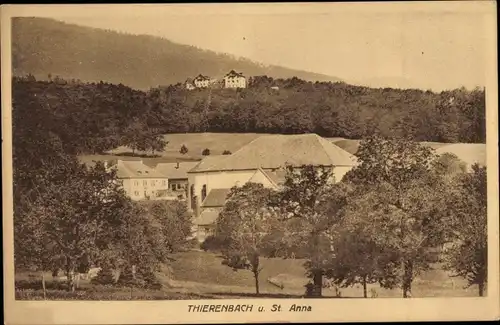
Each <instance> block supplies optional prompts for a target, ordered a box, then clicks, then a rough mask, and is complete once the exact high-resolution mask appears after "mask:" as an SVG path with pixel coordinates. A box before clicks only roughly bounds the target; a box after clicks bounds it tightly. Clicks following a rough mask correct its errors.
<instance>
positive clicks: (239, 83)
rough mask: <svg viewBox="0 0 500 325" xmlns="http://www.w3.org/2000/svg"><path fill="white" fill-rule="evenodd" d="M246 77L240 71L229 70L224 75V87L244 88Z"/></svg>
mask: <svg viewBox="0 0 500 325" xmlns="http://www.w3.org/2000/svg"><path fill="white" fill-rule="evenodd" d="M246 87H247V79H246V78H245V76H244V75H243V74H242V73H238V72H236V71H234V70H231V71H230V72H229V73H228V74H226V75H225V76H224V88H246Z"/></svg>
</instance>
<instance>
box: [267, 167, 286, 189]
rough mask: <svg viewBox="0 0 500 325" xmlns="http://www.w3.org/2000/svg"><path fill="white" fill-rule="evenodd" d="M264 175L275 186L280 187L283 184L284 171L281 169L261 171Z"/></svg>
mask: <svg viewBox="0 0 500 325" xmlns="http://www.w3.org/2000/svg"><path fill="white" fill-rule="evenodd" d="M262 171H263V172H264V174H265V175H266V176H267V177H268V178H269V179H271V180H272V181H273V183H274V184H276V185H278V186H279V185H282V184H283V183H284V182H285V175H286V171H285V170H283V169H276V170H262Z"/></svg>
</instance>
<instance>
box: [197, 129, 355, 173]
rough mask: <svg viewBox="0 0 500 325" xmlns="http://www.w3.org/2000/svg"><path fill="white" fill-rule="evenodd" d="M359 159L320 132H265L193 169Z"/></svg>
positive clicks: (351, 163) (271, 166)
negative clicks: (238, 147) (270, 133)
mask: <svg viewBox="0 0 500 325" xmlns="http://www.w3.org/2000/svg"><path fill="white" fill-rule="evenodd" d="M356 162H357V158H356V157H355V156H353V155H351V154H350V153H348V152H347V151H345V150H343V149H341V148H339V147H338V146H336V145H334V144H333V143H331V142H329V141H327V140H326V139H324V138H322V137H320V136H318V135H316V134H300V135H263V136H260V137H258V138H257V139H255V140H253V141H252V142H250V143H249V144H247V145H246V146H244V147H242V148H240V149H239V150H238V151H236V152H235V153H233V154H232V155H227V156H222V157H221V158H218V159H215V160H212V161H207V162H204V161H202V162H201V163H200V164H199V165H197V166H196V167H195V168H193V169H192V170H191V171H190V172H208V171H224V170H253V169H258V168H262V169H264V170H267V169H278V168H280V167H284V166H286V165H292V166H297V167H299V166H302V165H314V166H354V165H356Z"/></svg>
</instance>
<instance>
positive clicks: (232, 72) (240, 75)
mask: <svg viewBox="0 0 500 325" xmlns="http://www.w3.org/2000/svg"><path fill="white" fill-rule="evenodd" d="M226 77H245V76H244V75H243V73H240V72H236V71H234V70H231V71H229V73H228V74H226Z"/></svg>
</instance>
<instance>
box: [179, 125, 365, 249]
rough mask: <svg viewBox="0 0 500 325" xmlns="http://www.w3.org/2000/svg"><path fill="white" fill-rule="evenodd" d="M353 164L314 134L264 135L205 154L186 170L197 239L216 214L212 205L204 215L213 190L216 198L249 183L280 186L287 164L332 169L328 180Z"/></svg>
mask: <svg viewBox="0 0 500 325" xmlns="http://www.w3.org/2000/svg"><path fill="white" fill-rule="evenodd" d="M356 163H357V159H356V157H355V156H353V155H351V154H350V153H348V152H347V151H345V150H343V149H341V148H339V147H338V146H336V145H334V144H333V143H331V142H329V141H328V140H326V139H324V138H322V137H320V136H318V135H316V134H303V135H263V136H261V137H258V138H257V139H255V140H253V141H252V142H250V143H249V144H247V145H246V146H244V147H242V148H241V149H239V150H238V151H236V152H235V153H233V154H232V155H227V156H209V157H206V158H205V159H203V160H202V161H201V162H200V163H199V164H198V165H196V166H195V167H194V168H193V169H191V170H190V171H189V172H188V182H189V191H188V207H189V208H190V209H191V211H193V212H194V214H195V220H196V223H197V225H198V232H199V233H198V239H199V240H200V241H202V240H203V237H204V235H205V234H206V232H207V231H208V230H210V229H212V228H213V225H214V223H215V221H214V220H216V219H217V216H218V210H214V209H213V207H212V206H210V208H211V209H210V210H208V211H207V213H205V214H203V212H204V211H205V209H206V208H209V206H207V204H205V202H206V200H207V199H208V198H209V196H210V195H211V193H212V191H214V190H216V193H218V194H217V195H218V196H217V197H218V198H219V195H221V194H220V190H222V189H230V188H232V187H234V186H242V185H244V184H245V183H248V182H254V183H260V184H263V185H264V187H267V188H273V189H279V188H280V186H281V185H282V184H283V182H284V179H285V169H284V168H285V167H286V166H287V165H288V166H292V167H297V168H299V167H301V166H304V165H314V166H323V167H325V168H329V169H331V171H332V178H331V181H332V182H338V181H340V180H341V179H342V177H343V176H344V175H345V174H346V173H347V172H348V171H349V170H351V169H352V168H353V167H354V166H355V165H356ZM218 202H219V203H220V200H219V201H218ZM208 212H210V213H208Z"/></svg>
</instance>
